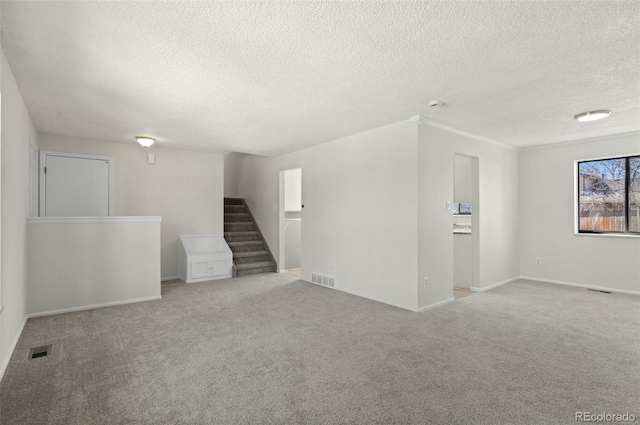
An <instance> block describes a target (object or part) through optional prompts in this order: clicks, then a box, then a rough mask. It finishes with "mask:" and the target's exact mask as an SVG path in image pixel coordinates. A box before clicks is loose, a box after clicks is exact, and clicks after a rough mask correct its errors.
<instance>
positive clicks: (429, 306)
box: [415, 297, 454, 313]
mask: <svg viewBox="0 0 640 425" xmlns="http://www.w3.org/2000/svg"><path fill="white" fill-rule="evenodd" d="M453 301H454V298H453V297H451V298H447V299H446V300H442V301H438V302H437V303H433V304H429V305H425V306H424V307H420V308H416V309H415V312H416V313H422V312H423V311H427V310H431V309H432V308H436V307H440V306H443V305H445V304H449V303H450V302H453Z"/></svg>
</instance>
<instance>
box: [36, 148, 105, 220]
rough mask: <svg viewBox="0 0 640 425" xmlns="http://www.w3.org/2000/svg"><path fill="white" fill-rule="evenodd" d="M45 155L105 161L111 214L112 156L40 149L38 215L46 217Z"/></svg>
mask: <svg viewBox="0 0 640 425" xmlns="http://www.w3.org/2000/svg"><path fill="white" fill-rule="evenodd" d="M47 156H63V157H67V158H82V159H95V160H100V161H106V162H107V163H108V165H109V215H110V216H112V215H113V169H114V167H113V158H112V157H110V156H102V155H86V154H82V153H71V152H55V151H44V150H41V151H40V167H39V170H40V203H39V204H40V206H39V212H40V214H39V215H40V217H46V214H45V212H46V209H47V208H46V199H47V196H46V194H47V183H46V182H47V177H46V175H45V172H44V169H45V167H46V165H47Z"/></svg>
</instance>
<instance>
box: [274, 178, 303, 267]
mask: <svg viewBox="0 0 640 425" xmlns="http://www.w3.org/2000/svg"><path fill="white" fill-rule="evenodd" d="M302 207H303V205H302V169H301V168H294V169H290V170H284V171H281V172H280V208H279V211H280V253H279V261H278V264H279V269H280V270H279V271H280V273H285V274H287V275H288V276H291V277H294V278H296V279H300V278H301V277H302Z"/></svg>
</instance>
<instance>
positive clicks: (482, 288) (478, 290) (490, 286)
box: [470, 276, 521, 292]
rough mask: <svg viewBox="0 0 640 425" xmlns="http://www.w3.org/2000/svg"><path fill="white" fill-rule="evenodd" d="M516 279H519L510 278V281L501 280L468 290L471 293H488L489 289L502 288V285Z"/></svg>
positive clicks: (516, 278) (517, 277)
mask: <svg viewBox="0 0 640 425" xmlns="http://www.w3.org/2000/svg"><path fill="white" fill-rule="evenodd" d="M518 279H521V278H520V276H516V277H512V278H511V279H507V280H503V281H502V282H497V283H493V284H491V285H487V286H482V287H478V286H472V287H471V288H470V289H471V290H472V291H473V292H484V291H489V290H491V289H494V288H497V287H498V286H502V285H506V284H507V283H511V282H515V281H516V280H518Z"/></svg>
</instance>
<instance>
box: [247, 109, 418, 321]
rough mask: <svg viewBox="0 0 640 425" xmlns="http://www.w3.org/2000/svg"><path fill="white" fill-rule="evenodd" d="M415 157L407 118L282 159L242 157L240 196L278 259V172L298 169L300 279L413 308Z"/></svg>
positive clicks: (413, 132) (412, 128)
mask: <svg viewBox="0 0 640 425" xmlns="http://www.w3.org/2000/svg"><path fill="white" fill-rule="evenodd" d="M416 155H417V127H416V126H415V125H414V124H411V123H410V122H409V120H407V121H406V122H399V123H396V124H392V125H388V126H385V127H381V128H377V129H374V130H370V131H366V132H363V133H359V134H356V135H353V136H349V137H345V138H342V139H338V140H335V141H333V142H329V143H325V144H322V145H318V146H315V147H312V148H308V149H303V150H301V151H298V152H294V153H291V154H287V155H282V156H277V157H270V158H268V157H259V156H250V155H248V156H246V157H245V158H244V159H243V164H242V173H243V178H242V183H241V192H242V193H243V194H244V196H245V198H246V200H247V202H248V204H249V207H250V208H251V211H252V212H253V214H254V216H255V218H256V220H257V222H258V225H259V226H260V229H261V230H262V232H263V234H264V236H265V238H266V240H267V243H268V245H269V247H270V248H271V251H272V252H273V253H274V254H275V255H278V252H279V232H278V226H279V215H278V211H277V209H278V204H279V190H280V188H279V185H280V183H279V174H280V171H283V170H287V169H292V168H298V167H300V168H302V174H303V176H304V178H303V181H302V194H303V195H302V196H303V203H304V205H305V208H306V209H305V210H304V211H303V213H302V278H303V279H304V280H307V281H310V280H311V279H310V273H311V272H318V273H324V274H327V275H333V276H335V277H336V287H337V289H339V290H343V291H346V292H351V293H354V294H358V295H361V296H364V297H367V298H371V299H374V300H379V301H382V302H385V303H388V304H392V305H396V306H399V307H403V308H407V309H415V308H416V306H417V303H416V299H417V287H416V267H417V256H416V251H417V243H418V240H417V200H416V194H417V161H416ZM332 264H335V265H336V271H335V272H333V271H332V270H331V265H332ZM279 266H281V265H279ZM280 268H281V267H280Z"/></svg>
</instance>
